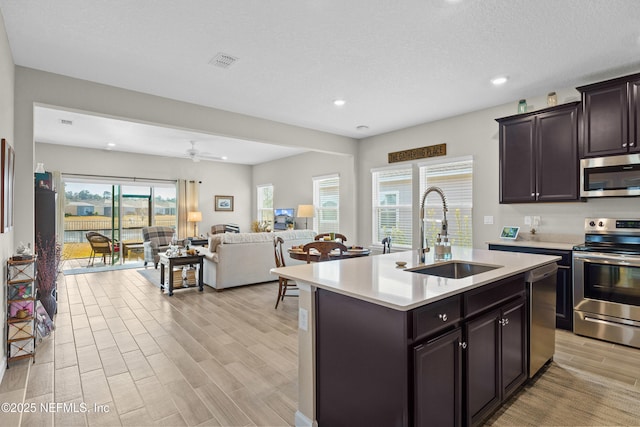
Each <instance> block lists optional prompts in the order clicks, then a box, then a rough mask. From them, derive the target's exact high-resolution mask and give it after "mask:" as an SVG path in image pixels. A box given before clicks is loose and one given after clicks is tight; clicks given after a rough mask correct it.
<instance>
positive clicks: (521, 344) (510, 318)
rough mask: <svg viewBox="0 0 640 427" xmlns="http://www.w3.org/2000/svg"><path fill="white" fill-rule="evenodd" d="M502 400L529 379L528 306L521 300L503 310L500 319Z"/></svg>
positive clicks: (524, 300) (523, 299)
mask: <svg viewBox="0 0 640 427" xmlns="http://www.w3.org/2000/svg"><path fill="white" fill-rule="evenodd" d="M499 323H500V335H501V337H500V338H501V343H500V344H501V345H500V347H501V352H500V353H501V373H502V399H503V400H504V399H506V398H507V397H509V396H510V395H511V394H512V393H513V392H514V391H515V390H517V389H518V387H519V386H520V385H521V384H522V383H523V382H524V381H525V380H526V379H527V364H528V357H527V337H528V335H527V305H526V299H525V298H524V297H523V298H520V299H518V300H516V301H514V302H513V303H511V304H509V305H507V306H505V307H504V308H503V309H502V313H501V318H500V321H499Z"/></svg>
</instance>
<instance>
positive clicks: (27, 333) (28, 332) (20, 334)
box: [8, 320, 33, 340]
mask: <svg viewBox="0 0 640 427" xmlns="http://www.w3.org/2000/svg"><path fill="white" fill-rule="evenodd" d="M31 337H33V320H26V321H24V322H14V323H9V336H8V339H10V340H17V339H20V338H31Z"/></svg>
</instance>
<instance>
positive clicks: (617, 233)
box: [573, 218, 640, 348]
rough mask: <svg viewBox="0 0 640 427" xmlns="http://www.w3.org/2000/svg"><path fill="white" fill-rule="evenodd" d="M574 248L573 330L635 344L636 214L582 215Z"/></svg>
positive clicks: (639, 235)
mask: <svg viewBox="0 0 640 427" xmlns="http://www.w3.org/2000/svg"><path fill="white" fill-rule="evenodd" d="M584 228H585V232H586V234H585V244H584V245H579V246H575V247H574V248H573V251H574V252H573V301H574V304H575V306H574V309H575V310H574V314H573V319H574V320H573V325H574V326H573V331H574V332H575V333H576V334H580V335H586V336H590V337H594V338H599V339H602V340H606V341H611V342H616V343H620V344H625V345H629V346H633V347H638V348H640V219H613V218H587V219H585V224H584Z"/></svg>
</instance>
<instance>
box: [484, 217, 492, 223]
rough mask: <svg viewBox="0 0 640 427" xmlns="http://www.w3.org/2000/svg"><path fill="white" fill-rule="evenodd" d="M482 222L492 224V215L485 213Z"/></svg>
mask: <svg viewBox="0 0 640 427" xmlns="http://www.w3.org/2000/svg"><path fill="white" fill-rule="evenodd" d="M484 223H485V224H487V225H491V224H493V215H485V217H484Z"/></svg>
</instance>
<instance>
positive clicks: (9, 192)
mask: <svg viewBox="0 0 640 427" xmlns="http://www.w3.org/2000/svg"><path fill="white" fill-rule="evenodd" d="M0 149H1V150H2V202H1V204H2V206H1V208H0V216H1V217H2V228H1V229H0V231H1V232H3V233H7V232H9V231H11V229H12V228H13V185H14V174H15V171H14V168H15V157H16V156H15V151H13V147H12V146H11V145H9V143H8V142H7V140H6V139H4V138H2V145H1V147H0Z"/></svg>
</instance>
